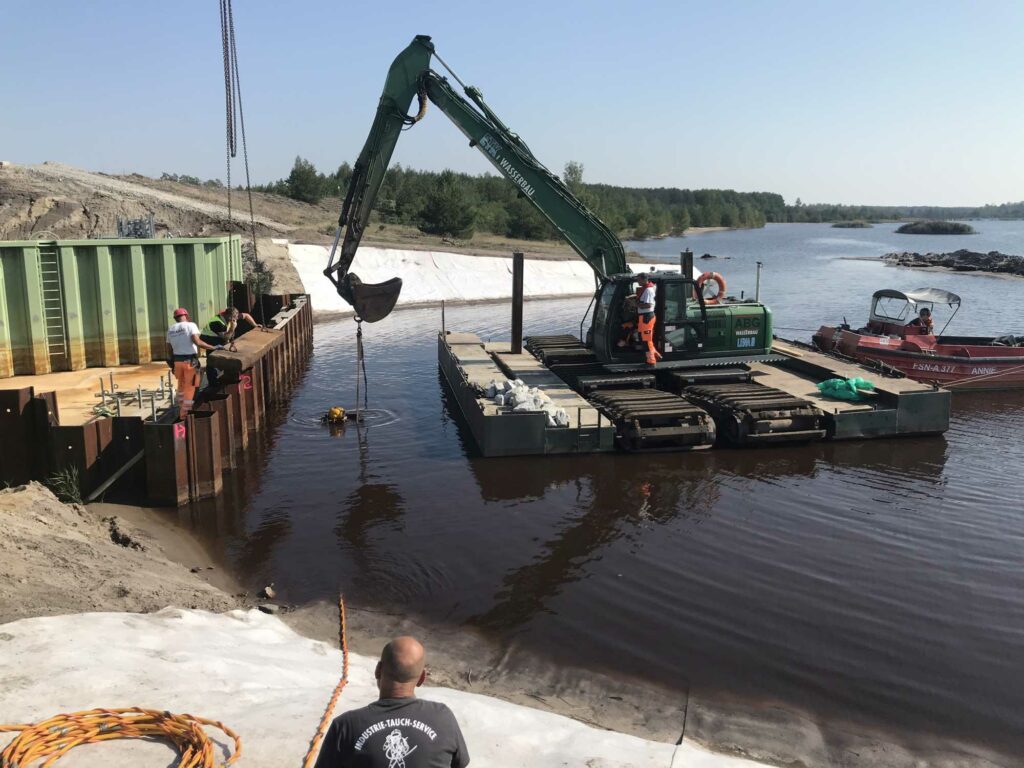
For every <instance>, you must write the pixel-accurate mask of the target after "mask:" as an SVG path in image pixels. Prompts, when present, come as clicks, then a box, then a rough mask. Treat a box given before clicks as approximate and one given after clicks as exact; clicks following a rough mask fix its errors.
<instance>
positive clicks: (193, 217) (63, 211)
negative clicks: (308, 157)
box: [0, 163, 327, 240]
mask: <svg viewBox="0 0 1024 768" xmlns="http://www.w3.org/2000/svg"><path fill="white" fill-rule="evenodd" d="M267 198H272V199H271V200H267ZM292 202H293V201H290V200H285V199H284V198H276V197H275V196H273V195H255V196H254V203H256V205H255V206H254V207H255V214H256V216H255V218H256V226H257V232H258V233H259V234H263V235H273V236H286V235H287V236H293V234H294V233H300V234H301V233H302V232H303V230H304V229H305V228H306V227H307V225H309V224H310V219H311V218H316V217H311V216H303V215H301V214H302V213H303V212H304V208H303V207H302V204H296V205H295V206H291V205H288V204H289V203H292ZM226 203H227V191H226V190H224V189H210V188H204V187H197V186H192V185H189V184H181V183H176V182H161V181H157V180H154V179H148V178H146V177H144V176H138V175H135V174H133V175H131V176H109V175H107V174H102V173H92V172H90V171H84V170H82V169H80V168H73V167H72V166H69V165H62V164H60V163H43V164H42V165H25V166H22V165H4V167H2V168H0V239H2V240H20V239H36V238H39V237H48V236H55V237H57V238H63V239H77V238H81V239H84V238H90V237H105V236H113V235H115V234H116V232H117V219H118V218H119V217H120V218H145V217H148V216H153V217H154V219H155V220H156V230H157V236H158V237H164V236H198V235H203V236H205V235H215V234H224V233H226V232H245V231H248V230H249V215H248V201H247V199H246V197H245V194H244V193H235V194H234V195H233V196H232V209H233V210H232V217H231V218H230V219H229V218H228V209H227V205H226ZM292 208H295V210H291V209H292ZM305 208H313V206H305ZM322 214H323V215H325V216H326V215H327V211H326V209H324V210H323V211H322Z"/></svg>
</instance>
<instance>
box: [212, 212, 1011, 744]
mask: <svg viewBox="0 0 1024 768" xmlns="http://www.w3.org/2000/svg"><path fill="white" fill-rule="evenodd" d="M1011 224H1012V223H1011ZM813 229H814V228H813V227H810V228H808V229H804V228H801V227H797V228H796V229H786V228H781V229H780V228H774V229H769V230H767V231H764V232H759V233H750V232H744V233H726V234H724V235H715V236H711V235H709V236H707V238H719V237H721V238H725V239H721V240H718V239H716V240H714V241H713V242H715V243H718V244H719V245H716V246H714V247H713V248H712V247H711V246H708V247H706V248H705V246H704V245H695V244H694V242H693V241H694V240H696V238H693V239H692V240H691V239H689V238H688V239H687V240H688V241H690V242H689V244H690V245H691V247H694V249H695V250H696V251H698V252H703V250H713V251H714V252H719V251H722V250H730V251H731V253H729V254H726V255H733V256H734V259H733V260H731V261H729V262H726V263H724V264H723V265H722V266H723V267H725V268H726V270H727V272H728V274H727V276H728V277H729V280H730V286H731V287H736V288H741V287H743V284H744V282H748V281H746V280H745V279H743V277H744V275H747V276H748V277H750V280H749V282H748V284H752V283H753V279H752V263H753V261H752V259H753V255H754V254H755V253H756V252H757V251H756V250H755V249H754V246H753V245H751V243H757V242H761V243H762V244H763V246H764V247H763V248H762V251H761V252H762V253H763V254H765V255H764V256H763V258H764V259H765V261H766V264H767V265H768V266H767V271H766V275H765V280H764V281H763V283H762V285H764V286H767V288H770V291H768V290H766V294H767V295H766V296H765V299H766V300H769V301H770V303H771V304H772V306H773V308H774V310H775V317H776V321H777V323H779V324H780V325H794V326H798V325H805V326H807V327H817V324H818V323H819V322H823V321H826V320H833V319H835V315H837V314H841V313H842V312H844V311H845V312H847V313H849V314H851V316H853V317H857V316H858V315H857V314H856V312H855V311H852V310H856V309H858V308H860V309H861V310H864V311H866V307H867V298H868V296H869V295H870V293H871V291H872V290H874V289H875V288H878V287H882V286H884V285H893V286H895V287H911V288H913V287H917V286H918V285H919V284H927V283H931V284H935V285H937V286H939V287H944V288H950V289H952V290H955V291H956V292H957V293H961V294H966V293H970V292H976V291H984V292H985V297H984V299H985V300H984V303H982V304H979V306H981V307H984V308H985V309H986V310H987V311H989V312H993V311H998V313H999V315H998V316H989V317H983V318H979V317H978V316H977V313H976V314H975V315H971V314H970V313H969V312H968V313H967V318H968V319H965V321H964V322H965V326H964V328H963V332H965V333H966V332H969V331H971V330H974V329H973V328H968V326H969V325H970V324H974V326H993V325H1000V324H1002V325H1006V326H1008V325H1010V324H1012V323H1013V322H1016V321H1017V320H1018V319H1019V317H1020V316H1022V314H1024V313H1022V312H1021V311H1020V310H1022V309H1024V301H1022V298H1021V292H1020V291H1019V290H1018V283H1016V282H1014V281H1007V280H1002V281H1000V280H989V279H987V278H978V277H971V276H967V277H965V276H959V275H944V274H939V273H932V274H928V275H926V276H923V275H917V274H912V275H910V276H909V277H908V276H907V273H906V271H905V270H892V269H888V268H886V267H884V266H881V265H879V264H870V263H867V262H854V261H838V262H837V261H834V260H820V259H819V258H818V257H819V256H821V255H822V254H821V251H820V250H819V248H826V249H827V248H834V249H846V250H849V248H848V246H847V245H843V246H840V245H838V244H834V245H829V244H827V243H818V244H814V243H811V242H809V241H813V240H814V239H815V238H817V239H819V240H820V239H821V238H829V237H830V233H828V232H827V231H826V230H825V229H824V228H818V230H817V231H816V232H815V231H812V230H813ZM869 233H871V237H870V238H865V239H870V240H877V241H879V242H884V241H885V239H886V238H888V237H891V236H890V235H887V234H886V233H884V232H880V231H879V230H877V229H876V230H869ZM996 234H997V235H998V234H999V233H996ZM1004 234H1005V233H1004ZM732 235H735V236H736V237H731V236H732ZM883 236H884V237H883ZM999 236H1000V237H1001V236H1002V235H999ZM758 237H761V240H760V241H758V240H757V238H758ZM992 237H993V238H996V235H993V236H992ZM787 238H788V239H787ZM996 239H998V238H996ZM1021 239H1022V241H1024V235H1022V238H1021ZM839 240H843V241H844V242H845V238H839ZM709 242H710V241H709ZM917 242H918V241H915V243H917ZM978 242H979V243H980V241H978ZM737 243H739V245H737ZM662 244H663V245H664V241H662ZM976 244H977V243H975V241H972V246H971V247H975V245H976ZM664 247H672V248H676V247H677V245H675V244H671V243H670V244H668V245H664ZM872 247H874V246H872ZM908 247H909V246H908ZM915 247H916V246H915ZM860 250H861V251H864V250H867V248H862V249H860ZM1002 250H1009V251H1013V250H1016V251H1018V252H1024V248H1013V247H1003V248H1002ZM826 255H828V254H826ZM786 264H790V265H795V264H798V265H799V269H786V266H785V265H786ZM734 275H735V276H738V278H737V279H734ZM769 275H771V276H770V277H769ZM972 281H974V282H972ZM839 286H842V290H841V291H840V290H839ZM847 302H849V303H851V304H852V310H851V309H849V308H847ZM586 304H587V300H586V299H579V300H575V299H573V300H562V301H553V302H552V301H538V302H528V303H527V305H526V310H525V315H526V318H525V321H526V330H527V333H529V332H531V331H532V332H537V331H544V332H551V333H556V332H571V331H573V330H574V329H575V328H576V327H577V326H578V322H579V317H580V315H581V314H582V312H583V310H584V309H585V307H586ZM965 311H966V310H965ZM508 312H509V308H508V307H507V306H495V305H488V306H485V307H457V308H449V309H448V310H447V322H448V327H449V328H458V329H460V330H470V331H473V332H476V333H478V334H480V335H481V337H482V338H484V339H485V340H486V339H488V338H501V337H502V336H504V335H505V329H506V328H507V325H508ZM962 314H963V313H962ZM439 325H440V312H439V310H433V309H431V310H415V311H403V312H397V313H395V314H393V315H392V316H391V317H389V318H388V319H387V320H385V321H383V322H381V323H378V324H375V325H373V326H370V327H368V328H366V329H364V332H365V334H366V346H367V354H368V364H367V365H368V370H369V382H370V392H369V398H370V405H371V406H372V408H374V409H376V410H375V413H376V414H378V415H379V416H378V417H375V418H374V419H373V420H371V421H370V422H368V423H367V424H366V425H365V428H364V429H362V430H357V429H354V428H352V426H351V425H350V426H349V427H346V428H345V429H344V430H341V431H337V432H336V433H335V434H334V435H332V433H331V431H330V430H327V429H325V428H324V427H323V426H322V425H320V424H319V423H318V419H319V414H321V413H323V412H324V411H325V410H326V409H327V408H328V407H330V406H332V405H343V406H349V405H351V402H350V400H351V398H352V397H353V394H354V380H353V378H352V373H353V371H354V352H355V350H354V338H353V330H354V328H353V325H352V323H351V321H348V320H341V321H337V322H330V323H323V324H319V325H318V326H317V327H316V345H315V353H314V356H313V359H312V361H311V364H310V368H309V371H308V373H307V375H306V377H305V379H304V381H303V382H302V383H301V384H300V385H299V387H298V388H297V389H296V391H295V394H294V397H293V399H292V401H291V402H290V404H289V407H288V409H287V412H282V413H281V414H278V415H277V417H276V420H274V421H273V424H272V425H271V431H270V432H269V433H268V441H267V444H266V446H264V447H263V448H259V449H256V450H254V451H253V452H252V455H251V457H250V465H248V466H247V467H245V468H242V469H241V470H239V472H237V473H235V474H234V475H233V476H232V477H231V478H230V480H231V487H230V488H229V490H228V493H227V494H226V495H225V497H224V499H223V500H221V501H218V502H216V503H211V504H210V505H207V506H206V507H202V508H197V509H196V510H193V512H192V515H193V516H194V517H196V518H197V519H198V521H199V525H200V526H201V527H202V528H204V529H205V530H206V531H207V532H208V533H209V535H210V536H211V537H214V538H215V539H216V541H217V542H218V543H219V544H220V545H221V547H222V551H223V552H224V554H225V557H226V558H227V559H228V560H229V561H230V562H231V563H232V564H233V566H234V567H235V569H236V570H237V571H238V573H239V574H240V576H241V577H242V578H243V579H245V580H247V581H248V582H249V583H250V584H251V585H253V586H262V585H263V584H264V583H267V582H269V581H273V582H274V583H275V584H276V586H277V587H278V588H279V591H280V592H282V594H283V596H284V599H286V600H288V601H289V602H301V601H304V600H307V599H314V598H322V597H327V598H329V597H331V596H332V595H333V594H334V592H335V590H337V589H338V588H339V587H340V588H343V589H344V590H345V592H346V596H347V598H348V599H349V601H350V602H351V603H353V605H356V606H360V605H361V606H373V607H384V608H388V609H392V610H396V611H399V612H406V613H409V614H414V615H418V616H420V617H423V618H426V619H428V620H430V619H432V620H437V621H445V622H450V623H454V624H456V625H465V626H471V627H474V628H477V629H479V630H480V631H482V632H483V633H484V634H485V635H486V636H488V637H490V638H492V639H493V640H494V641H495V642H496V643H498V644H501V645H504V646H507V647H508V648H511V649H526V650H530V651H534V652H537V653H541V654H543V655H545V656H546V657H548V658H551V659H554V660H565V661H567V662H571V663H572V664H574V665H576V666H579V665H583V666H586V667H590V668H593V669H600V670H610V671H613V672H615V673H621V674H627V675H631V676H635V677H640V678H646V679H650V680H654V681H658V682H659V683H663V684H668V685H671V686H676V687H677V688H678V689H679V690H680V691H690V690H699V691H701V692H702V695H703V696H704V697H705V698H707V697H709V696H713V695H714V694H715V692H721V693H722V694H723V695H725V694H727V695H729V696H732V697H744V698H747V699H749V700H761V699H767V700H771V701H781V702H786V703H789V704H793V705H798V706H802V707H807V708H809V709H812V710H813V711H814V712H815V713H816V716H818V717H820V718H822V719H827V718H829V717H833V716H835V717H840V718H843V719H847V718H850V719H859V720H863V721H866V722H869V723H874V724H886V725H889V726H892V727H894V728H901V729H906V728H921V729H928V730H932V731H936V732H938V731H941V732H942V733H944V734H946V735H949V736H951V737H953V738H964V739H971V740H976V741H984V742H985V743H988V744H990V745H993V746H998V747H1002V748H1004V749H1006V750H1010V751H1013V750H1017V751H1018V753H1019V751H1020V750H1021V749H1022V748H1024V743H1022V740H1024V736H1022V734H1024V714H1022V713H1024V665H1021V664H1020V658H1021V656H1020V654H1021V648H1022V647H1024V569H1021V568H1020V563H1021V560H1022V557H1024V515H1022V514H1021V512H1022V504H1021V499H1022V498H1024V475H1022V473H1021V471H1020V467H1021V466H1024V441H1021V440H1020V439H1019V437H1018V436H1019V435H1020V434H1021V431H1022V430H1024V394H1013V395H1008V396H1004V395H999V394H994V393H979V394H971V395H957V396H956V397H955V398H954V412H953V418H952V428H951V430H950V432H949V433H948V435H947V436H946V437H945V438H929V439H905V440H888V441H869V442H851V443H829V444H818V445H813V444H812V445H804V446H797V447H786V448H771V449H763V450H715V451H706V452H701V453H693V454H660V455H650V456H647V455H645V456H631V455H602V456H581V457H558V458H554V457H553V458H543V457H534V458H529V457H527V458H515V459H482V458H480V457H478V456H477V455H476V454H475V452H474V450H473V448H472V445H471V442H470V440H469V437H468V435H467V434H466V432H465V430H464V428H463V427H462V425H461V422H460V420H459V419H457V418H455V417H454V415H453V411H452V410H451V408H450V407H449V405H448V404H447V398H448V394H447V392H446V390H445V388H444V387H443V386H441V382H440V379H439V375H438V372H437V366H436V346H435V338H434V334H435V332H436V329H437V327H438V326H439ZM793 335H798V334H793Z"/></svg>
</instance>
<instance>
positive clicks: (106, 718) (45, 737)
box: [0, 595, 348, 768]
mask: <svg viewBox="0 0 1024 768" xmlns="http://www.w3.org/2000/svg"><path fill="white" fill-rule="evenodd" d="M338 616H339V624H340V628H339V634H340V636H341V652H342V673H341V679H340V680H339V681H338V684H337V685H336V686H335V687H334V693H333V694H332V695H331V700H330V701H329V702H328V703H327V709H326V710H324V714H323V717H322V718H321V719H320V725H319V727H318V728H317V731H316V734H315V735H314V736H313V740H312V742H310V745H309V751H308V752H307V753H306V758H305V760H304V761H303V768H310V766H312V765H313V763H314V762H315V761H316V756H317V753H318V752H319V750H320V744H321V742H323V739H324V736H325V735H326V734H327V729H328V727H330V724H331V716H332V715H333V713H334V707H335V706H336V705H337V703H338V698H339V697H340V696H341V692H342V690H344V688H345V685H346V684H348V639H347V637H346V628H345V601H344V600H343V599H342V597H341V596H340V595H339V596H338ZM203 726H210V727H213V728H219V729H220V730H221V731H223V732H224V733H225V734H227V735H228V737H229V738H230V739H231V740H232V741H233V742H234V752H232V754H231V755H230V756H229V757H228V758H227V759H226V760H224V761H223V762H221V761H220V760H218V758H217V753H218V750H217V748H216V745H215V744H214V742H213V740H212V739H211V738H210V737H209V735H207V733H206V732H205V731H204V730H203ZM5 731H6V732H11V731H16V732H18V735H17V736H15V737H14V740H13V741H12V742H11V743H10V744H8V745H7V746H6V747H5V748H4V750H3V752H0V768H29V766H30V765H32V764H33V763H35V762H36V761H39V760H43V761H45V762H43V764H42V767H41V768H48V767H49V766H51V765H53V764H54V763H55V762H57V761H58V760H60V759H61V758H62V757H64V755H66V754H67V753H68V752H70V751H71V750H72V749H74V748H75V747H77V746H81V745H82V744H95V743H98V742H101V741H110V740H112V739H156V740H158V741H166V742H170V743H171V744H173V745H174V747H175V749H176V750H177V751H178V754H179V756H180V759H179V762H178V764H177V768H219V767H220V766H228V765H231V764H232V763H234V762H235V761H236V760H238V758H239V757H241V756H242V740H241V738H239V736H238V734H237V733H235V732H234V731H233V730H231V729H230V728H228V727H227V726H226V725H224V723H222V722H219V721H217V720H208V719H207V718H205V717H195V716H194V715H187V714H185V715H175V714H172V713H171V712H161V711H159V710H155V709H142V708H128V709H90V710H85V711H82V712H73V713H72V714H70V715H56V716H54V717H51V718H50V719H49V720H44V721H42V722H40V723H35V724H30V725H3V724H0V733H2V732H5Z"/></svg>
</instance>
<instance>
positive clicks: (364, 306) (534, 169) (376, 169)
mask: <svg viewBox="0 0 1024 768" xmlns="http://www.w3.org/2000/svg"><path fill="white" fill-rule="evenodd" d="M431 56H437V54H436V53H435V52H434V45H433V43H431V42H430V38H429V37H427V36H426V35H418V36H416V38H414V39H413V41H412V43H410V44H409V46H408V47H407V48H406V49H405V50H404V51H402V53H400V54H399V55H398V57H397V58H396V59H395V60H394V62H393V63H392V65H391V69H390V70H389V71H388V77H387V81H386V82H385V84H384V93H383V95H382V96H381V100H380V104H379V105H378V107H377V115H376V117H375V118H374V122H373V126H372V127H371V128H370V135H369V137H368V138H367V140H366V144H365V145H364V146H363V150H362V152H361V153H360V154H359V159H358V160H357V161H356V164H355V167H354V168H353V174H352V179H351V181H350V182H349V187H348V191H347V193H346V195H345V201H344V204H343V205H342V210H341V217H340V218H339V220H338V231H337V233H336V234H335V238H334V246H333V247H332V248H331V256H330V260H329V262H328V265H327V268H326V269H325V270H324V274H325V275H326V276H327V277H328V278H330V280H331V282H333V283H334V285H335V286H336V287H337V289H338V293H339V294H340V295H341V296H342V298H344V299H345V300H346V301H347V302H348V303H350V304H351V305H352V306H353V307H354V308H355V311H356V314H357V315H358V316H359V317H360V318H362V319H363V320H366V321H367V322H375V321H377V320H381V319H383V318H384V317H387V315H388V314H390V312H391V310H392V309H393V308H394V306H395V302H396V301H397V300H398V295H399V293H400V291H401V289H402V281H401V279H400V278H398V277H395V278H392V279H390V280H388V281H386V282H383V283H376V284H371V283H363V282H362V281H361V280H360V279H359V278H358V277H357V276H356V275H355V273H353V272H350V271H349V269H350V267H351V266H352V260H353V259H354V258H355V253H356V249H357V248H358V247H359V242H360V240H361V239H362V236H363V232H364V230H365V227H366V224H367V222H368V221H369V218H370V212H371V211H372V209H373V204H374V201H375V200H376V197H377V193H378V192H379V190H380V186H381V184H382V183H383V181H384V175H385V173H386V172H387V168H388V164H389V163H390V160H391V155H392V153H393V152H394V149H395V144H396V143H397V142H398V136H399V134H400V133H401V131H402V130H404V129H405V128H406V127H409V126H412V125H414V124H415V123H417V122H419V121H420V120H421V119H422V118H423V116H424V115H425V113H426V109H427V101H428V100H429V101H430V102H433V103H434V104H435V105H436V106H437V107H438V109H440V110H441V111H442V112H443V113H444V114H445V115H446V116H447V117H448V118H449V119H450V120H451V121H452V122H453V123H455V125H456V126H457V127H458V128H459V130H460V131H462V133H463V134H465V136H466V138H468V139H469V145H470V146H471V147H476V148H477V149H479V150H480V152H482V153H483V155H484V157H486V158H487V159H488V160H489V161H490V162H491V164H493V165H494V167H495V168H497V169H498V171H499V172H500V173H501V175H502V176H504V177H505V178H506V179H508V180H509V181H510V182H511V183H512V184H514V185H515V186H516V187H517V188H518V190H519V194H520V196H522V197H523V198H525V199H526V200H528V201H529V202H530V203H531V204H532V205H533V206H534V207H535V208H536V209H537V210H538V211H540V213H541V214H542V215H543V216H544V217H545V218H546V219H547V220H548V221H549V222H550V223H551V225H552V226H553V227H554V228H555V229H556V230H558V232H559V233H560V234H561V235H562V237H564V238H565V239H566V241H568V243H569V245H571V246H572V248H573V249H574V250H575V251H576V252H577V253H578V254H579V255H580V257H581V258H582V259H583V260H584V261H586V262H587V263H588V264H589V265H590V267H591V268H592V269H593V270H594V274H595V278H596V279H597V280H598V281H599V282H600V281H602V280H604V279H605V278H607V277H608V276H609V275H613V274H619V273H623V272H628V271H629V268H628V267H627V266H626V254H625V251H624V249H623V247H622V243H621V242H620V241H619V239H618V237H616V236H615V233H614V232H612V231H611V230H610V229H608V227H607V226H606V225H605V224H604V223H603V222H602V221H601V220H600V219H598V218H597V217H596V216H595V215H594V214H593V213H592V212H591V211H590V210H589V209H588V208H587V207H586V206H585V205H584V204H583V203H581V202H580V201H579V200H578V199H577V198H576V196H575V195H573V194H572V192H571V191H570V190H569V188H568V187H566V186H565V184H564V183H562V181H561V179H559V178H558V177H557V176H555V175H554V174H553V173H551V172H550V171H549V170H548V169H547V168H545V167H544V165H543V164H542V163H541V162H540V161H539V160H537V158H536V157H534V155H533V152H531V151H530V148H529V147H528V146H527V145H526V143H525V142H524V141H523V140H522V139H520V138H519V136H517V135H516V134H515V133H513V132H512V131H511V130H510V129H509V128H508V127H507V126H506V125H505V124H504V123H503V122H502V121H501V120H500V119H499V118H498V116H497V115H496V114H494V112H493V111H492V110H491V109H490V108H489V107H488V106H487V104H486V103H485V102H484V100H483V96H482V94H481V93H480V91H479V90H478V89H476V88H474V87H472V86H469V87H467V86H465V85H463V88H464V90H465V92H466V95H467V96H468V97H469V100H467V99H465V98H463V97H462V96H461V95H459V94H458V93H456V91H455V90H454V89H453V88H452V86H451V85H450V84H449V82H448V80H447V79H446V78H444V77H442V76H441V75H439V74H438V73H437V72H434V71H433V70H431V69H430V59H431ZM437 58H438V60H439V61H441V59H440V57H437ZM441 63H442V64H444V62H443V61H441ZM449 71H450V70H449ZM452 75H453V77H455V75H454V73H452ZM455 79H456V80H458V78H457V77H456V78H455ZM459 83H460V85H462V81H461V80H460V81H459ZM414 98H418V100H419V111H418V113H417V114H416V115H414V116H409V114H408V110H409V108H410V106H411V104H412V101H413V99H414ZM343 230H344V239H343V240H342V231H343ZM339 242H340V243H341V250H340V253H339V252H338V245H339Z"/></svg>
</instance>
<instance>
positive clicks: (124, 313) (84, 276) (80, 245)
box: [0, 235, 242, 377]
mask: <svg viewBox="0 0 1024 768" xmlns="http://www.w3.org/2000/svg"><path fill="white" fill-rule="evenodd" d="M241 279H242V241H241V239H240V238H239V237H238V236H237V235H233V236H231V237H203V238H174V239H167V240H133V239H111V240H15V241H0V377H8V376H17V375H21V374H43V373H50V372H51V371H77V370H81V369H83V368H91V367H105V366H114V365H126V364H137V363H148V362H150V361H151V360H153V359H154V358H156V359H158V360H159V359H162V358H163V356H164V337H165V334H166V332H167V328H168V327H169V326H170V325H171V323H173V322H174V320H173V319H172V318H171V312H172V311H173V310H174V308H175V307H185V308H186V309H188V311H189V313H190V314H191V316H192V319H193V320H195V321H196V323H198V325H199V326H200V327H202V326H203V325H204V324H205V322H206V320H207V319H208V318H209V317H210V316H211V315H212V314H213V313H214V312H216V311H218V310H219V309H222V308H223V307H225V306H226V305H227V304H228V295H229V284H230V283H231V282H232V281H240V280H241Z"/></svg>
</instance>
